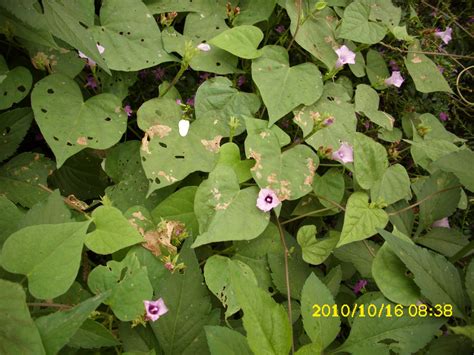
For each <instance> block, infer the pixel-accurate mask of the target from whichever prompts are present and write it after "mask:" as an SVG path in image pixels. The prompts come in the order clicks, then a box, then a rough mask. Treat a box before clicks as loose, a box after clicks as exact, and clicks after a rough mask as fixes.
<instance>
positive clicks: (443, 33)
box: [434, 27, 453, 44]
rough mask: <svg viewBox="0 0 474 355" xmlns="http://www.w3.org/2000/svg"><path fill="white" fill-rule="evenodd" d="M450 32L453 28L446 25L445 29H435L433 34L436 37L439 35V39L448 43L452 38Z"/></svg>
mask: <svg viewBox="0 0 474 355" xmlns="http://www.w3.org/2000/svg"><path fill="white" fill-rule="evenodd" d="M452 33H453V29H452V28H451V27H446V30H444V31H440V30H438V29H437V30H436V31H435V33H434V35H435V36H436V37H439V38H441V40H442V41H443V42H444V43H445V44H448V43H449V41H451V39H452V36H451V35H452Z"/></svg>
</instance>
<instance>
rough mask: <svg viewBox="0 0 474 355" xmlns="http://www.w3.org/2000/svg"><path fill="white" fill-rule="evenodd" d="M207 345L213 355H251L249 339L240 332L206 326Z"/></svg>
mask: <svg viewBox="0 0 474 355" xmlns="http://www.w3.org/2000/svg"><path fill="white" fill-rule="evenodd" d="M205 329H206V338H207V344H208V345H209V350H210V351H211V355H221V354H228V355H251V354H252V351H250V348H249V345H248V343H247V339H245V337H244V336H243V335H242V334H240V333H239V332H237V331H235V330H232V329H229V328H225V327H218V326H206V327H205Z"/></svg>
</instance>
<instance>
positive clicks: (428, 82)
mask: <svg viewBox="0 0 474 355" xmlns="http://www.w3.org/2000/svg"><path fill="white" fill-rule="evenodd" d="M405 65H406V67H407V69H408V73H410V76H411V77H412V79H413V81H414V82H415V87H416V89H417V90H418V91H420V92H423V93H429V92H435V91H445V92H449V93H452V92H453V91H452V90H451V88H450V87H449V84H448V83H447V82H446V79H445V78H444V77H443V74H441V73H440V71H439V69H438V68H437V67H436V64H435V63H433V62H432V61H431V59H429V58H428V57H427V56H425V55H424V54H422V50H421V46H420V42H419V41H415V42H414V43H413V44H412V45H411V46H410V48H409V49H408V55H407V57H406V58H405Z"/></svg>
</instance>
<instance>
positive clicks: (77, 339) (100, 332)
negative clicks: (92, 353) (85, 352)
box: [67, 319, 120, 349]
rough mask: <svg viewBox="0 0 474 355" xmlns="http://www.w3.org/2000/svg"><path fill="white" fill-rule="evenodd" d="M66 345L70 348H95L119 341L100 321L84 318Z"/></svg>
mask: <svg viewBox="0 0 474 355" xmlns="http://www.w3.org/2000/svg"><path fill="white" fill-rule="evenodd" d="M67 345H68V346H70V347H72V348H83V349H96V348H101V347H110V346H117V345H120V342H119V341H118V340H117V339H116V338H115V336H114V335H113V334H112V333H111V332H110V331H109V330H107V328H106V327H104V326H103V325H102V324H101V323H98V322H95V321H93V320H91V319H86V320H85V321H84V323H82V325H81V327H80V328H79V329H78V330H77V331H76V332H75V333H74V335H73V336H72V337H71V339H70V340H69V342H68V344H67Z"/></svg>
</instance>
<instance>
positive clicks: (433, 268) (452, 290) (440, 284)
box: [379, 229, 466, 318]
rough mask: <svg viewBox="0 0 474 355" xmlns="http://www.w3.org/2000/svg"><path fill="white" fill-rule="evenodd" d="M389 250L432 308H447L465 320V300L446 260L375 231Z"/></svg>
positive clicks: (381, 231) (459, 279)
mask: <svg viewBox="0 0 474 355" xmlns="http://www.w3.org/2000/svg"><path fill="white" fill-rule="evenodd" d="M379 233H380V234H381V235H382V237H383V238H384V239H385V241H386V242H387V243H388V245H389V246H390V248H391V250H392V251H393V252H394V253H395V254H396V255H397V256H398V257H399V258H400V260H402V261H403V263H404V264H405V265H406V266H407V267H408V269H409V270H410V271H411V272H412V273H413V275H414V276H415V278H414V281H415V283H416V284H417V285H418V287H419V288H420V290H421V293H422V295H424V296H425V297H427V298H428V299H429V300H430V301H431V302H432V304H451V305H452V306H453V314H454V316H456V317H460V318H465V313H464V312H465V309H464V308H465V305H466V303H465V298H464V290H463V288H462V282H461V278H460V276H459V272H458V270H456V267H455V266H454V265H453V264H451V263H450V262H449V261H448V260H446V258H445V257H444V256H442V255H439V254H437V253H434V252H431V251H429V250H428V249H425V248H422V247H419V246H416V245H413V244H411V243H408V242H407V241H404V240H402V239H400V238H398V237H396V236H394V235H393V234H391V233H389V232H387V231H384V230H381V229H379Z"/></svg>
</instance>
